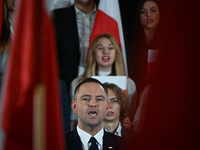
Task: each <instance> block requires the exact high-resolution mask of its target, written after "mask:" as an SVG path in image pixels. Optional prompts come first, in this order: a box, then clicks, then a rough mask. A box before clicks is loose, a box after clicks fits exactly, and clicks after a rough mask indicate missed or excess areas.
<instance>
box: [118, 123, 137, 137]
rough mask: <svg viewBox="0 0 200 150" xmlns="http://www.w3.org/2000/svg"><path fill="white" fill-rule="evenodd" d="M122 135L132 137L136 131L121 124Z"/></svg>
mask: <svg viewBox="0 0 200 150" xmlns="http://www.w3.org/2000/svg"><path fill="white" fill-rule="evenodd" d="M121 133H122V137H123V138H126V139H133V138H134V137H135V136H136V132H135V131H133V130H131V129H127V128H125V127H123V126H122V130H121Z"/></svg>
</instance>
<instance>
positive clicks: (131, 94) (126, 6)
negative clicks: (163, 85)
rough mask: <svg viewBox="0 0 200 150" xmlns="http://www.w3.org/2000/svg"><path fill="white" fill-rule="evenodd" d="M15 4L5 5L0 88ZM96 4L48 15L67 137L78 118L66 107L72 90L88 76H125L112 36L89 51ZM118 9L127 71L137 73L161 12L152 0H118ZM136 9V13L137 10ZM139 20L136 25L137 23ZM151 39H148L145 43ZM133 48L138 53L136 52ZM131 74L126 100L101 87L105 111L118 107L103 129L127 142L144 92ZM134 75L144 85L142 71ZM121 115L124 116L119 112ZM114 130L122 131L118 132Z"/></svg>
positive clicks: (111, 87)
mask: <svg viewBox="0 0 200 150" xmlns="http://www.w3.org/2000/svg"><path fill="white" fill-rule="evenodd" d="M18 2H19V1H14V2H13V1H12V0H3V26H2V32H1V39H0V42H1V43H0V45H1V47H0V50H1V64H0V65H1V68H0V74H1V87H2V83H3V75H4V72H5V69H6V62H7V57H8V54H9V45H10V41H11V39H12V36H13V35H14V30H13V25H14V22H15V14H16V10H17V4H18ZM98 4H99V0H87V1H83V0H75V1H74V4H73V5H71V6H68V7H65V6H63V8H58V9H55V10H53V11H52V12H51V13H52V15H53V19H54V23H55V31H56V39H57V40H56V43H57V51H58V62H59V77H58V78H59V79H58V81H59V84H60V89H61V99H62V105H63V107H62V109H63V110H62V111H63V116H64V117H63V118H64V119H63V120H64V127H65V128H64V129H65V130H64V132H65V133H66V132H68V131H71V130H73V129H74V128H76V126H77V124H78V122H79V121H78V115H77V113H76V112H74V111H73V110H74V109H73V107H72V108H71V107H70V104H72V105H73V101H74V99H75V97H74V90H75V88H76V87H77V85H78V84H79V83H80V82H81V81H82V80H84V79H87V78H90V77H92V76H127V75H126V73H125V68H124V63H123V58H122V53H121V49H120V46H119V43H117V41H116V38H115V37H114V36H113V35H112V34H110V33H102V34H100V35H98V36H97V37H96V38H95V39H94V40H93V42H92V44H91V46H90V48H89V40H90V35H91V32H92V28H93V25H94V21H95V17H96V14H97V9H98ZM119 6H120V10H121V18H122V25H123V30H124V39H125V43H126V54H127V60H128V62H131V63H129V64H128V66H129V68H137V67H135V66H134V65H135V64H134V63H133V62H135V61H136V60H137V59H140V60H139V61H138V62H140V61H144V62H146V60H145V59H147V58H146V57H147V56H146V52H145V53H143V52H141V51H147V50H144V49H145V48H147V46H146V45H147V44H149V43H150V41H151V40H152V39H153V34H154V32H155V29H156V26H157V24H158V23H159V8H158V5H157V2H155V1H154V0H150V1H148V0H147V1H145V0H144V1H143V2H142V3H140V2H139V1H138V2H137V1H135V2H133V1H122V0H119ZM136 6H137V7H136ZM137 8H139V10H138V9H137ZM136 12H137V13H136ZM130 14H132V15H130ZM138 18H140V19H139V20H137V19H138ZM138 22H139V23H138ZM138 24H139V25H140V26H141V27H142V28H143V31H142V30H138V29H141V27H139V26H138ZM151 30H152V31H151ZM130 31H131V32H130ZM135 31H140V32H141V33H145V35H146V38H145V39H144V40H142V42H145V43H146V44H144V45H142V44H141V43H142V42H141V41H140V40H139V42H141V43H140V45H142V48H140V47H138V46H137V44H139V43H138V39H140V37H138V35H141V33H138V34H135V33H134V32H135ZM147 34H148V35H147ZM149 36H151V37H150V38H149ZM143 38H144V37H143ZM134 40H135V41H134ZM131 43H134V46H132V45H131ZM135 47H137V49H136V48H135ZM144 47H145V48H144ZM135 53H136V55H135ZM132 56H134V57H133V58H134V59H132ZM143 57H144V59H143ZM135 58H137V59H135ZM142 63H143V62H142ZM137 65H139V67H138V68H140V64H139V63H138V64H137ZM145 69H147V67H146V66H145V67H144V70H145ZM131 71H132V69H130V71H129V72H130V73H129V74H130V77H129V76H127V93H126V94H124V93H123V92H122V90H120V88H119V87H118V86H117V85H115V84H114V83H113V84H105V86H106V87H107V88H108V91H109V93H108V95H109V97H108V99H109V100H108V102H109V103H110V107H109V110H112V109H113V108H114V106H115V105H118V107H116V109H119V110H115V111H116V112H114V111H109V112H108V114H106V117H105V118H104V121H103V124H104V127H105V129H106V130H107V131H108V132H112V133H115V132H118V135H119V136H127V135H124V131H126V130H131V127H132V121H133V120H132V119H133V118H134V114H135V112H136V108H137V104H138V96H139V95H138V92H139V94H140V93H142V90H138V87H137V86H139V87H140V83H139V82H137V79H135V78H134V76H132V75H133V74H132V72H131ZM135 72H137V71H135ZM135 72H134V75H136V76H142V79H141V80H142V82H143V83H144V82H146V81H145V80H146V74H145V73H144V72H145V71H144V72H140V71H138V73H135ZM141 80H139V81H141ZM135 83H136V84H135ZM142 86H143V88H144V87H145V84H142ZM110 95H115V98H114V100H113V98H111V99H110ZM130 105H131V106H130ZM122 108H123V109H122ZM121 109H122V110H123V111H121ZM130 109H131V111H130ZM117 111H119V112H117ZM130 113H132V115H129V114H130ZM116 114H118V117H117V118H116V119H115V122H112V121H110V119H109V118H110V117H111V118H112V116H115V115H116ZM69 116H70V117H69ZM130 116H131V117H130ZM132 116H133V118H132ZM66 118H67V119H66ZM69 118H70V121H69ZM130 118H131V119H130ZM116 121H117V122H116ZM127 128H128V129H127ZM118 130H122V132H121V131H118ZM127 133H128V134H129V133H130V132H128V131H126V134H127Z"/></svg>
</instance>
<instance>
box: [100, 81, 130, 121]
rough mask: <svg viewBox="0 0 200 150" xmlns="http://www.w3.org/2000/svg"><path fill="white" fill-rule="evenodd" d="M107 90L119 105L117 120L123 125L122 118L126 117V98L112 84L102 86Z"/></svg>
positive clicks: (119, 89)
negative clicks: (112, 94)
mask: <svg viewBox="0 0 200 150" xmlns="http://www.w3.org/2000/svg"><path fill="white" fill-rule="evenodd" d="M103 85H104V86H105V87H106V88H107V90H108V89H111V90H112V91H113V93H114V94H115V96H116V98H117V103H118V104H119V105H120V116H119V120H120V122H121V123H123V121H124V118H126V117H128V105H129V102H128V96H127V95H126V94H125V93H124V92H123V91H122V89H121V88H120V87H118V86H117V85H115V84H113V83H110V84H109V83H104V84H103Z"/></svg>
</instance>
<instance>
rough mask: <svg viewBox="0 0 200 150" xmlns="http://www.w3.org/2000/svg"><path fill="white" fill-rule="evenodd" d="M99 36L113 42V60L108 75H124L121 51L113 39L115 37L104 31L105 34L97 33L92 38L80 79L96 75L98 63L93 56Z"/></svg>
mask: <svg viewBox="0 0 200 150" xmlns="http://www.w3.org/2000/svg"><path fill="white" fill-rule="evenodd" d="M101 38H107V39H109V40H110V42H111V43H112V44H113V46H114V49H115V51H116V55H115V61H114V63H113V65H112V71H111V74H110V75H113V76H124V75H125V71H124V63H123V58H122V53H121V50H120V47H119V45H118V43H117V40H116V39H115V37H114V36H113V35H111V34H109V33H106V34H100V35H98V36H97V37H96V38H95V39H94V40H93V42H92V44H91V46H90V48H89V51H88V55H87V64H86V68H85V71H84V73H83V75H82V77H81V79H80V80H82V79H84V78H89V77H91V76H96V75H97V65H98V64H97V62H96V58H95V51H96V48H97V46H98V42H99V40H100V39H101Z"/></svg>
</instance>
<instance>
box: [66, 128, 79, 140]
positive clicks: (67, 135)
mask: <svg viewBox="0 0 200 150" xmlns="http://www.w3.org/2000/svg"><path fill="white" fill-rule="evenodd" d="M76 132H77V131H76V129H74V130H72V131H70V132H67V133H66V134H65V138H66V139H70V138H71V137H73V136H76Z"/></svg>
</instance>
